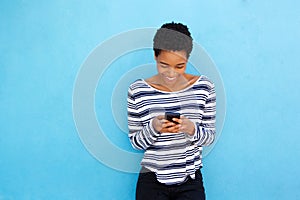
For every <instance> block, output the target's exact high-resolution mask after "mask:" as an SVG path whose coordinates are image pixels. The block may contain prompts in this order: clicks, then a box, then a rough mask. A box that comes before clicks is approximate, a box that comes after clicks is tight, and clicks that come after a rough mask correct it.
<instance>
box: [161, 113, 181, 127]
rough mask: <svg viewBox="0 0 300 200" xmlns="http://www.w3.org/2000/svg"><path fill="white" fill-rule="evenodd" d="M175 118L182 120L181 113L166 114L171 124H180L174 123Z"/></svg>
mask: <svg viewBox="0 0 300 200" xmlns="http://www.w3.org/2000/svg"><path fill="white" fill-rule="evenodd" d="M173 118H178V119H179V118H180V113H174V112H166V113H165V119H166V120H168V121H170V122H174V123H176V124H178V123H177V122H175V121H173Z"/></svg>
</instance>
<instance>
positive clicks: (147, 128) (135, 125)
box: [127, 88, 160, 150]
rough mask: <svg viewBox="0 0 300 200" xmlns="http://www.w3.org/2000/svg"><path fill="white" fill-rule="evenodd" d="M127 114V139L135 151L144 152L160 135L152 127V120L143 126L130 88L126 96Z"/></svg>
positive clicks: (140, 114)
mask: <svg viewBox="0 0 300 200" xmlns="http://www.w3.org/2000/svg"><path fill="white" fill-rule="evenodd" d="M127 113H128V128H129V135H128V136H129V139H130V142H131V144H132V146H133V147H134V148H135V149H139V150H146V149H147V148H148V147H149V146H151V145H152V144H153V143H154V142H155V141H156V140H157V137H158V136H159V135H160V133H159V132H156V131H155V130H154V128H153V126H152V120H150V121H149V122H148V123H146V124H145V125H143V123H142V121H141V120H142V115H143V114H142V113H140V112H139V110H138V109H137V105H136V100H135V97H134V95H133V91H132V89H131V88H129V90H128V96H127Z"/></svg>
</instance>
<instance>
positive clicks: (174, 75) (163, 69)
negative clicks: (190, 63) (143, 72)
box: [155, 50, 187, 88]
mask: <svg viewBox="0 0 300 200" xmlns="http://www.w3.org/2000/svg"><path fill="white" fill-rule="evenodd" d="M155 60H156V64H157V71H158V75H159V79H160V82H161V84H163V85H164V86H166V87H168V88H172V87H175V86H176V85H178V84H180V83H182V80H184V76H183V75H184V74H185V69H186V64H187V57H186V52H185V51H165V50H162V51H161V52H160V54H159V55H158V56H157V57H155Z"/></svg>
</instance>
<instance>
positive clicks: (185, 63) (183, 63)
mask: <svg viewBox="0 0 300 200" xmlns="http://www.w3.org/2000/svg"><path fill="white" fill-rule="evenodd" d="M159 63H160V64H163V65H169V64H168V63H165V62H162V61H160V62H159ZM185 64H186V63H185V62H183V63H178V64H176V66H178V65H185Z"/></svg>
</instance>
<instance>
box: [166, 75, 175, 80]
mask: <svg viewBox="0 0 300 200" xmlns="http://www.w3.org/2000/svg"><path fill="white" fill-rule="evenodd" d="M165 78H166V79H167V80H168V81H174V80H175V79H176V77H167V76H166V77H165Z"/></svg>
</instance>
